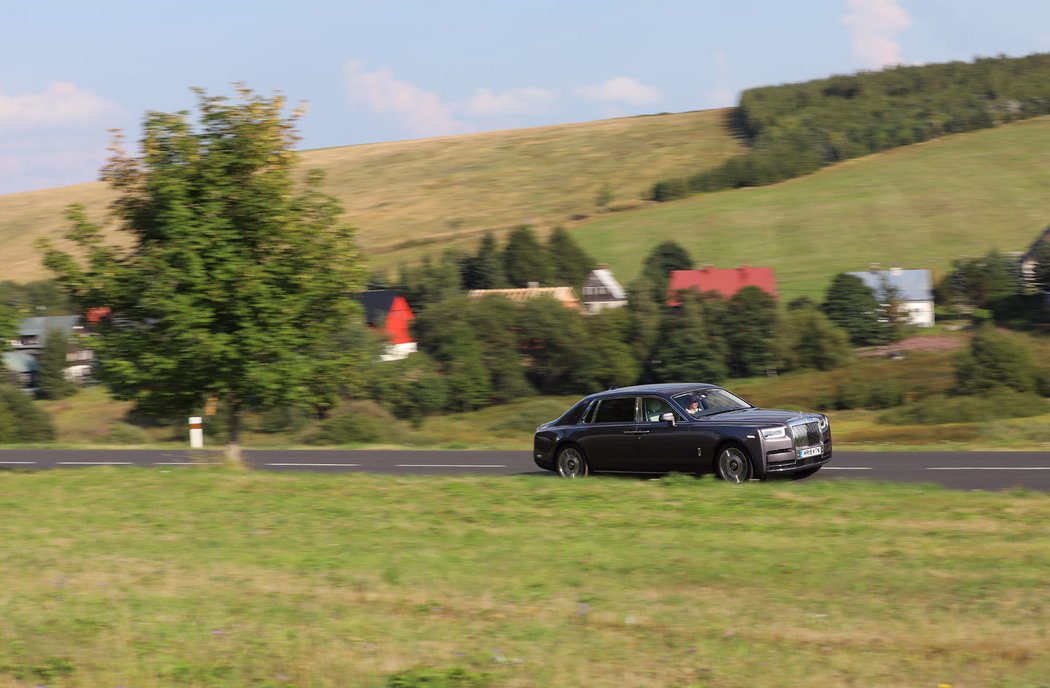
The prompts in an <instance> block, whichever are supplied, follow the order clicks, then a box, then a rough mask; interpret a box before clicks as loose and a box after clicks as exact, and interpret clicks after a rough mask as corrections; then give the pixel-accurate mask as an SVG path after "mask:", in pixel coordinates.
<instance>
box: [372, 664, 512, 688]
mask: <svg viewBox="0 0 1050 688" xmlns="http://www.w3.org/2000/svg"><path fill="white" fill-rule="evenodd" d="M383 685H384V686H385V688H486V687H487V686H489V685H491V683H490V681H489V678H488V676H486V675H485V674H479V673H475V672H473V671H468V670H466V669H462V668H459V667H453V668H451V669H430V668H423V669H406V670H405V671H399V672H397V673H396V674H392V675H391V676H389V677H387V679H386V682H385V683H384V684H383Z"/></svg>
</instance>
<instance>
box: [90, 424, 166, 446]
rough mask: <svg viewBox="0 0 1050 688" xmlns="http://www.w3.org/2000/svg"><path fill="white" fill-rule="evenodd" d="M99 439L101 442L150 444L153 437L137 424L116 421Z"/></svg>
mask: <svg viewBox="0 0 1050 688" xmlns="http://www.w3.org/2000/svg"><path fill="white" fill-rule="evenodd" d="M98 441H99V443H100V444H149V443H150V442H152V441H153V438H152V437H151V436H150V434H149V433H148V432H146V431H145V430H144V429H143V428H140V427H138V426H137V425H131V424H130V423H114V424H113V425H111V426H109V430H107V431H106V434H105V435H103V436H102V437H100V438H98Z"/></svg>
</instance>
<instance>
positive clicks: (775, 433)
mask: <svg viewBox="0 0 1050 688" xmlns="http://www.w3.org/2000/svg"><path fill="white" fill-rule="evenodd" d="M782 437H787V428H763V429H762V439H766V440H779V439H781V438H782Z"/></svg>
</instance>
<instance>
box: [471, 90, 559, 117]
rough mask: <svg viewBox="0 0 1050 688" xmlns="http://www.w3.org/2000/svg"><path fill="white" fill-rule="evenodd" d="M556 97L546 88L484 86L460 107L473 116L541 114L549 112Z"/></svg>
mask: <svg viewBox="0 0 1050 688" xmlns="http://www.w3.org/2000/svg"><path fill="white" fill-rule="evenodd" d="M556 99H557V96H555V95H554V93H553V92H551V91H548V90H547V89H544V88H512V89H510V90H507V91H499V92H493V91H490V90H489V89H487V88H482V89H479V90H477V91H476V92H475V93H474V95H473V96H472V97H471V98H470V100H468V101H467V102H466V103H464V104H463V105H462V106H461V108H460V109H462V111H463V113H464V114H466V115H468V116H471V117H505V116H513V115H540V114H543V113H545V112H547V111H548V110H549V109H550V106H551V104H552V103H554V101H555V100H556Z"/></svg>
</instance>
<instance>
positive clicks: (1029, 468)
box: [926, 466, 1050, 471]
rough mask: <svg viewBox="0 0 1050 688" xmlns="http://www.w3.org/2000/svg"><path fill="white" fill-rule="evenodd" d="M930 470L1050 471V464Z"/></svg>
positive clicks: (937, 469)
mask: <svg viewBox="0 0 1050 688" xmlns="http://www.w3.org/2000/svg"><path fill="white" fill-rule="evenodd" d="M926 470H928V471H1050V466H944V467H938V468H927V469H926Z"/></svg>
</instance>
